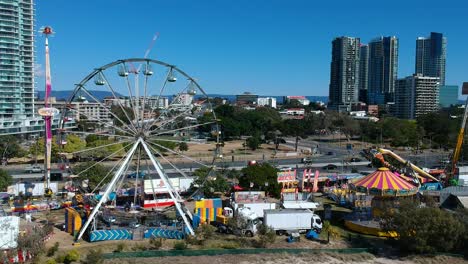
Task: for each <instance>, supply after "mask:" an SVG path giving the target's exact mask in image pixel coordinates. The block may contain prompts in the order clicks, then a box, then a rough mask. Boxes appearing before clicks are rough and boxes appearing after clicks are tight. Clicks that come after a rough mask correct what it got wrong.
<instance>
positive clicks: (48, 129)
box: [39, 26, 54, 193]
mask: <svg viewBox="0 0 468 264" xmlns="http://www.w3.org/2000/svg"><path fill="white" fill-rule="evenodd" d="M42 34H44V36H45V75H46V76H45V77H46V78H45V96H44V109H47V110H48V109H50V93H51V91H52V82H51V77H50V59H49V35H51V34H53V31H52V28H51V27H49V26H46V27H44V28H43V30H42ZM39 114H41V113H39ZM41 115H42V116H43V117H44V125H45V156H44V172H45V175H44V179H45V188H44V189H45V191H46V193H47V192H48V191H49V189H50V161H51V154H52V118H53V116H54V111H50V110H49V111H43V113H42V114H41Z"/></svg>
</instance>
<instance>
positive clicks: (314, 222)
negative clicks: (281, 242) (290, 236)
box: [264, 209, 322, 235]
mask: <svg viewBox="0 0 468 264" xmlns="http://www.w3.org/2000/svg"><path fill="white" fill-rule="evenodd" d="M264 223H265V225H267V226H269V227H270V228H272V229H273V230H275V231H276V234H278V235H284V234H285V233H287V232H289V233H292V232H300V233H305V232H307V231H309V230H311V229H313V230H314V231H316V232H317V233H320V231H321V230H322V220H321V219H320V217H319V216H318V215H316V214H314V213H313V212H312V211H310V210H307V209H304V210H297V209H278V210H265V211H264Z"/></svg>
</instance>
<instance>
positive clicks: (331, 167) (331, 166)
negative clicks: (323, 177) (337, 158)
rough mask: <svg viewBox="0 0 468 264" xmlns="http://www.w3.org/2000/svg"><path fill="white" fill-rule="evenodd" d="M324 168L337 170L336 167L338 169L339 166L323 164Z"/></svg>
mask: <svg viewBox="0 0 468 264" xmlns="http://www.w3.org/2000/svg"><path fill="white" fill-rule="evenodd" d="M322 169H324V170H336V169H338V166H336V165H334V164H328V165H326V166H323V167H322Z"/></svg>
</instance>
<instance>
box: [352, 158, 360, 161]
mask: <svg viewBox="0 0 468 264" xmlns="http://www.w3.org/2000/svg"><path fill="white" fill-rule="evenodd" d="M360 161H361V159H360V158H350V159H349V162H360Z"/></svg>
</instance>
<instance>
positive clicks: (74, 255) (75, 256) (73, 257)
mask: <svg viewBox="0 0 468 264" xmlns="http://www.w3.org/2000/svg"><path fill="white" fill-rule="evenodd" d="M78 260H80V253H78V251H76V250H74V249H72V250H70V251H68V253H67V255H65V258H64V260H63V263H65V264H70V263H72V262H73V261H78Z"/></svg>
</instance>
